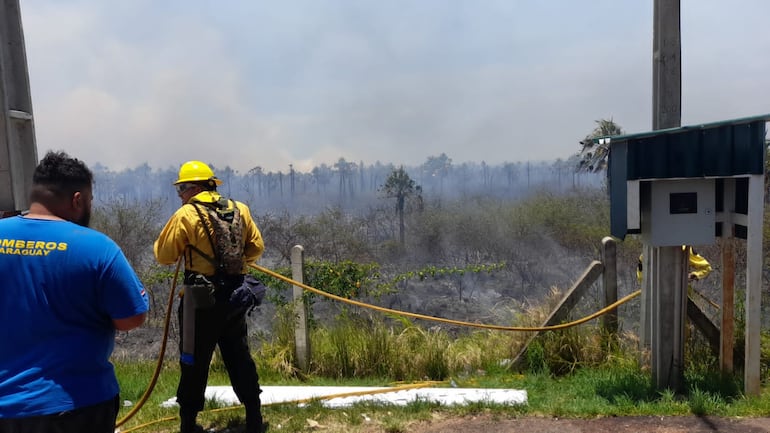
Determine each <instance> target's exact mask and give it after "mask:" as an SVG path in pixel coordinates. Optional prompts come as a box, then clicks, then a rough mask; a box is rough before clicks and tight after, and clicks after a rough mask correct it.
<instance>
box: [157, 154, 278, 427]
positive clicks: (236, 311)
mask: <svg viewBox="0 0 770 433" xmlns="http://www.w3.org/2000/svg"><path fill="white" fill-rule="evenodd" d="M221 184H222V181H221V180H219V179H218V178H217V177H216V176H214V172H213V171H212V170H211V168H210V167H209V166H208V165H206V164H204V163H203V162H200V161H189V162H186V163H184V164H183V165H182V166H181V168H180V170H179V178H178V179H177V181H176V182H174V185H175V187H176V190H177V194H178V196H179V198H180V199H181V200H182V206H181V207H180V208H179V209H178V210H177V211H176V212H175V213H174V214H173V215H172V216H171V218H170V219H169V220H168V222H167V223H166V226H165V227H164V228H163V230H162V231H161V233H160V235H159V236H158V239H157V240H156V241H155V245H154V252H155V257H156V259H157V260H158V262H159V263H161V264H174V263H176V261H177V260H179V258H180V257H182V256H184V270H185V272H184V276H185V288H184V294H183V296H182V302H180V305H179V311H178V315H179V326H180V329H181V330H182V332H180V341H179V348H180V367H181V377H180V379H179V386H178V388H177V403H178V404H179V415H180V419H181V429H180V431H181V433H197V432H201V431H203V429H202V427H201V426H199V425H198V424H197V423H196V417H197V414H198V412H200V411H201V410H203V405H204V393H205V390H206V382H207V381H208V373H209V364H210V363H211V357H212V355H213V352H214V349H215V347H216V346H219V350H220V353H221V355H222V361H223V362H224V365H225V368H226V369H227V373H228V375H229V377H230V382H231V384H232V386H233V389H234V391H235V393H236V395H237V396H238V399H239V400H240V401H241V403H243V405H244V407H245V409H246V431H247V432H248V433H261V432H263V431H265V430H266V428H267V425H266V424H263V422H262V412H261V403H260V397H259V394H260V392H261V390H260V388H259V376H258V374H257V369H256V365H255V364H254V360H253V359H252V358H251V351H250V349H249V344H248V338H247V336H248V332H247V326H246V319H245V317H244V316H245V314H244V308H243V305H239V303H238V302H234V296H233V295H234V294H236V293H237V292H239V291H240V290H241V289H242V288H243V287H244V281H248V280H249V278H251V277H250V276H247V275H246V274H247V272H246V271H247V270H248V266H247V265H248V264H249V263H253V262H255V261H256V260H257V259H258V258H259V257H260V256H261V255H262V252H263V250H264V242H263V240H262V235H261V234H260V231H259V229H258V228H257V226H256V224H255V223H254V220H253V219H252V217H251V212H250V211H249V208H248V206H246V205H245V204H243V203H241V202H238V201H235V200H229V199H226V198H223V197H222V196H221V195H220V194H219V193H218V192H217V190H216V187H217V186H218V185H221ZM214 208H216V209H218V210H219V211H221V212H222V213H223V214H224V213H226V212H230V213H231V214H233V215H236V216H237V217H235V218H234V219H232V221H233V222H232V223H231V224H233V225H236V226H235V227H234V228H232V229H231V230H233V233H237V234H238V236H240V239H239V240H237V241H233V244H234V245H236V246H238V247H239V248H241V249H240V250H238V251H239V252H238V253H237V254H235V255H234V257H235V258H234V259H231V260H229V262H230V263H232V264H233V265H231V266H229V267H228V268H227V272H224V271H222V269H223V268H222V266H220V265H221V264H222V263H221V262H222V261H223V260H221V259H222V257H220V256H222V254H218V253H217V250H218V249H221V247H220V246H219V245H218V244H217V245H215V241H214V240H213V239H212V238H213V237H214V236H215V235H216V231H215V230H214V229H213V228H212V226H213V225H214V224H216V222H215V221H212V218H214V217H216V215H217V214H216V213H211V212H209V211H208V209H214ZM236 208H237V209H236ZM201 209H203V211H201ZM212 215H213V216H212ZM235 221H237V223H236V222H235ZM216 227H220V226H219V225H217V226H216ZM241 242H242V245H241ZM240 251H242V252H240ZM231 256H233V255H232V254H231ZM200 288H203V289H204V290H203V291H201V290H198V289H200ZM257 305H258V304H257Z"/></svg>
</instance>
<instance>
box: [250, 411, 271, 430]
mask: <svg viewBox="0 0 770 433" xmlns="http://www.w3.org/2000/svg"><path fill="white" fill-rule="evenodd" d="M268 426H269V424H268V423H266V422H263V421H262V411H261V410H259V409H256V410H247V411H246V433H264V432H266V431H267V428H268Z"/></svg>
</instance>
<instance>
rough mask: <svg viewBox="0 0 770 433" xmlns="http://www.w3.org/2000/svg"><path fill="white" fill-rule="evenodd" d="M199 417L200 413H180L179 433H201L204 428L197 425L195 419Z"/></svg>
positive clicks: (181, 411) (182, 411)
mask: <svg viewBox="0 0 770 433" xmlns="http://www.w3.org/2000/svg"><path fill="white" fill-rule="evenodd" d="M197 417H198V412H186V411H184V410H180V411H179V419H180V420H181V422H180V424H179V433H201V432H203V431H205V430H203V427H201V426H199V425H198V424H196V423H195V418H197Z"/></svg>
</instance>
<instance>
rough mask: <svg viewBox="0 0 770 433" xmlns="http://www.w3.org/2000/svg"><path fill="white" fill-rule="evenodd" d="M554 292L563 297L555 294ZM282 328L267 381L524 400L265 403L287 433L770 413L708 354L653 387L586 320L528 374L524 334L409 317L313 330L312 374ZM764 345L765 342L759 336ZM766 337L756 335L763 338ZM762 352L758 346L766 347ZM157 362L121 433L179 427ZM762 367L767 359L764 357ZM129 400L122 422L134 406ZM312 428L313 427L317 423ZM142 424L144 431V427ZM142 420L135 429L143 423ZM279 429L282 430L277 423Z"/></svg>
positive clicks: (531, 364)
mask: <svg viewBox="0 0 770 433" xmlns="http://www.w3.org/2000/svg"><path fill="white" fill-rule="evenodd" d="M552 297H553V298H554V299H558V298H559V297H560V295H559V293H558V291H555V290H554V293H553V296H552ZM551 309H552V308H551V307H549V306H547V305H546V306H543V307H542V308H539V309H535V308H533V309H532V310H531V311H528V312H526V314H522V318H521V319H520V320H519V321H520V322H521V323H520V324H523V325H524V326H527V325H531V324H536V323H542V321H543V318H542V315H543V314H545V313H547V311H550V310H551ZM288 327H290V324H289V323H288V322H287V323H278V325H277V332H275V333H274V334H273V335H274V336H273V339H272V340H265V341H262V342H261V344H260V345H259V346H258V347H257V348H256V350H255V353H254V356H253V357H254V360H255V361H256V363H257V368H258V371H259V373H260V377H261V384H262V385H263V386H269V385H301V386H389V385H396V384H399V383H404V382H407V383H408V382H422V381H425V380H428V379H430V380H437V381H442V384H440V385H436V386H449V385H448V382H449V381H450V379H451V380H453V381H455V382H456V384H457V385H458V386H460V387H465V388H513V389H524V390H526V391H527V393H528V403H527V404H526V405H516V406H510V405H501V404H486V403H474V404H470V405H468V406H461V407H441V406H439V405H437V404H433V403H428V402H425V401H416V402H413V403H411V404H410V405H408V406H405V407H395V406H390V405H374V404H370V403H361V404H357V405H354V406H352V407H348V408H344V409H327V408H325V407H324V406H323V405H322V404H321V403H320V402H318V401H315V402H310V403H308V404H304V405H301V406H298V405H297V404H280V405H270V406H266V407H265V408H264V415H265V418H266V419H267V420H268V421H269V422H270V423H271V425H273V426H276V427H277V426H279V425H280V426H281V430H282V431H292V432H294V431H297V432H301V431H314V430H318V429H321V428H322V427H323V428H325V429H326V431H346V432H356V431H364V430H366V429H368V431H369V432H371V431H372V427H371V426H372V425H377V426H378V427H377V429H378V430H376V431H382V432H393V433H398V432H406V431H409V430H410V426H412V425H413V424H415V423H418V422H422V421H425V420H430V419H433V418H434V417H439V418H441V417H453V416H465V415H471V414H479V413H484V414H491V415H492V416H495V417H500V418H505V417H518V416H555V417H575V418H594V417H609V416H640V415H657V416H665V415H715V416H727V417H736V416H745V417H751V416H764V415H765V414H767V413H770V393H768V392H767V389H765V392H763V393H762V395H761V396H760V397H756V398H745V397H744V396H743V395H742V390H743V383H742V381H741V376H740V373H736V374H735V375H733V376H723V375H721V374H719V373H716V372H715V369H716V365H715V360H714V358H713V357H709V356H703V354H701V355H700V356H694V353H696V352H694V351H692V350H691V351H690V352H688V353H689V355H690V356H689V358H687V357H686V359H689V360H690V361H688V362H687V363H686V368H685V377H684V382H685V387H684V392H682V393H681V394H674V393H672V392H668V391H663V392H660V391H657V390H655V389H654V387H653V386H652V380H651V377H650V374H649V371H648V370H647V369H646V368H643V367H642V366H641V365H640V364H639V362H638V359H640V358H641V356H640V354H639V352H638V350H637V349H636V347H637V346H638V342H637V341H636V340H635V338H634V337H633V336H632V335H623V336H620V337H619V339H618V342H617V343H613V344H608V343H607V341H608V336H606V335H602V333H601V332H600V330H599V329H598V328H596V327H594V326H591V325H583V326H579V327H575V328H570V329H568V330H564V331H557V332H548V333H544V334H542V335H541V336H540V337H538V338H537V339H536V340H535V342H534V343H533V344H532V345H531V346H530V351H529V353H528V356H527V359H526V361H527V366H526V367H525V372H524V373H517V372H513V371H511V370H509V368H508V367H507V365H509V364H510V363H509V362H503V361H510V359H511V358H512V357H513V356H514V354H516V353H518V351H519V348H520V347H521V344H522V341H523V340H524V339H525V337H526V335H525V334H523V333H506V332H498V331H468V332H465V333H454V334H451V335H450V333H449V332H448V331H446V330H442V329H440V328H437V327H432V328H429V329H425V328H422V327H420V326H418V325H416V324H414V323H412V322H411V321H409V320H406V319H401V320H391V321H388V322H386V321H378V320H373V319H371V318H364V317H357V316H353V315H348V314H346V315H341V316H340V317H338V318H337V320H336V321H335V322H334V323H333V324H332V325H330V326H328V327H325V328H320V327H317V328H314V329H313V330H312V334H311V341H312V342H313V344H312V345H311V347H312V354H311V366H310V371H308V372H305V373H300V372H298V371H297V370H296V369H295V368H294V367H293V347H292V345H293V338H291V335H290V333H289V331H288V330H287V329H285V328H288ZM765 340H767V339H765ZM765 340H763V341H765ZM763 353H764V352H763ZM167 359H169V361H166V362H164V364H163V368H162V372H161V374H160V377H159V379H158V382H157V385H156V387H155V390H154V392H153V393H152V395H151V396H150V398H149V400H148V402H147V403H146V404H145V405H144V406H143V407H142V408H141V410H139V412H138V413H137V414H136V415H135V416H134V417H132V418H131V419H130V420H128V422H127V423H126V424H125V425H124V426H123V427H122V431H124V432H125V431H127V430H129V431H146V432H161V433H169V432H175V431H177V429H178V420H176V419H175V418H176V415H177V410H176V409H175V408H162V407H160V404H161V403H162V402H163V401H165V400H167V399H169V398H171V397H173V396H174V395H175V393H176V385H177V381H178V380H179V368H178V364H177V362H176V360H175V359H174V357H173V356H171V355H168V356H167ZM763 362H766V358H765V360H763ZM154 368H155V364H154V363H152V362H149V361H144V362H129V361H122V360H121V361H118V362H116V372H117V375H118V378H119V381H120V384H121V397H122V399H123V400H130V401H132V402H134V403H136V402H137V401H138V400H139V399H140V398H141V396H142V394H143V393H144V391H145V389H146V388H147V386H148V384H149V382H150V379H151V378H152V374H153V371H154ZM208 383H209V385H229V379H228V377H227V374H226V372H225V369H224V367H223V365H222V362H221V360H220V359H219V357H218V356H215V357H214V361H213V363H212V366H211V373H210V377H209V382H208ZM131 409H132V408H131V407H124V408H122V409H121V413H120V415H119V417H118V419H119V420H120V419H122V418H123V417H124V416H126V414H127V413H128V412H129V411H130V410H131ZM243 416H244V413H243V409H242V408H241V407H235V408H220V407H217V406H216V405H215V404H214V403H213V402H208V403H207V406H206V411H204V412H203V413H202V414H201V415H200V417H199V421H200V423H201V424H202V425H204V427H206V428H210V429H214V430H215V431H224V430H225V429H227V428H228V427H234V426H240V425H242V424H243ZM315 424H317V425H315ZM142 426H143V427H142ZM140 427H141V428H140ZM276 430H277V428H276Z"/></svg>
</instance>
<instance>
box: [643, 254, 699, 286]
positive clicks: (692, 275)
mask: <svg viewBox="0 0 770 433" xmlns="http://www.w3.org/2000/svg"><path fill="white" fill-rule="evenodd" d="M685 248H687V250H688V260H687V263H688V265H689V268H690V270H689V272H688V273H687V279H688V280H702V279H704V278H706V277H707V276H708V275H709V274H710V273H711V264H710V263H709V262H708V260H706V259H705V258H704V257H703V256H701V255H700V254H698V253H696V252H695V250H694V249H693V248H692V247H690V246H687V245H682V251H684V249H685ZM636 280H637V281H639V282H640V283H641V282H642V255H639V262H638V264H637V266H636Z"/></svg>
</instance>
